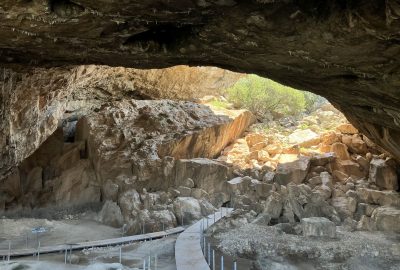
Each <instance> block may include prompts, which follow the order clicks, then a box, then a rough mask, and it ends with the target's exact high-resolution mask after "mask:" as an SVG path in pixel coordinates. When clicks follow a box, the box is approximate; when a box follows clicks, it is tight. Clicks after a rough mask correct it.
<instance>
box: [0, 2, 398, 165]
mask: <svg viewBox="0 0 400 270" xmlns="http://www.w3.org/2000/svg"><path fill="white" fill-rule="evenodd" d="M397 5H398V2H397V1H395V0H390V1H385V2H382V1H366V0H361V1H358V2H357V3H353V2H351V3H350V2H346V1H327V2H324V3H321V2H319V1H189V0H179V1H178V0H176V1H169V2H160V1H129V3H125V2H120V1H100V2H99V1H97V2H92V1H88V0H79V1H77V0H74V1H72V0H63V1H60V0H54V1H39V0H37V1H19V2H17V3H15V1H9V0H5V1H3V2H2V4H1V6H0V8H1V9H0V12H2V13H3V14H4V16H2V17H1V18H0V22H1V25H2V27H1V29H0V37H2V39H1V41H0V51H1V54H0V63H2V64H3V65H4V66H12V67H14V68H17V69H19V68H21V67H24V68H29V67H32V66H44V67H49V66H63V65H79V64H83V63H93V64H107V65H111V66H127V67H138V68H154V67H157V68H160V67H166V66H173V65H177V64H189V65H213V66H219V67H223V68H227V69H231V70H236V71H240V72H246V73H257V74H259V75H261V76H265V77H268V78H271V79H274V80H277V81H279V82H282V83H284V84H287V85H290V86H294V87H296V88H299V89H306V90H309V91H312V92H315V93H317V94H319V95H322V96H324V97H326V98H328V99H329V100H330V101H331V102H332V103H333V104H334V105H335V106H337V107H338V108H339V109H340V110H341V111H342V112H343V113H344V114H345V115H346V116H347V117H348V119H349V120H350V121H351V122H352V123H353V124H354V125H355V126H356V127H357V128H359V129H360V131H362V132H363V133H365V134H366V135H367V136H369V137H370V138H371V139H374V140H375V142H377V143H378V144H380V145H381V146H383V147H384V148H385V149H386V150H388V151H390V152H391V153H392V154H393V155H394V156H395V157H397V159H399V158H400V150H399V147H398V145H399V143H400V141H399V139H398V138H399V137H400V136H398V135H400V126H399V120H398V119H399V115H400V111H399V109H398V108H399V107H398V103H399V97H400V94H399V92H398V89H399V88H398V85H399V80H398V78H399V72H400V71H399V69H398V65H399V62H398V57H397V56H398V55H399V53H400V46H398V33H399V29H400V23H399V20H398V17H399V13H400V12H399V10H398V8H396V7H397Z"/></svg>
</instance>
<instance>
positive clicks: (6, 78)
mask: <svg viewBox="0 0 400 270" xmlns="http://www.w3.org/2000/svg"><path fill="white" fill-rule="evenodd" d="M240 76H242V75H240V74H237V73H233V72H229V71H224V70H221V69H218V68H211V69H205V68H190V67H184V66H179V67H174V68H171V69H166V70H137V69H127V68H111V67H107V66H77V67H64V68H51V69H41V68H36V69H32V70H24V71H19V72H14V71H12V70H11V69H3V70H2V71H1V72H0V89H1V90H2V91H1V96H0V98H1V101H2V102H1V104H0V117H1V118H0V119H1V121H0V155H1V159H0V179H1V178H3V177H2V176H5V175H8V174H9V173H11V170H12V168H13V167H15V166H16V165H18V164H19V163H20V162H21V161H23V160H24V159H25V158H26V157H28V156H29V155H31V154H32V153H33V152H34V151H35V150H36V149H37V148H38V147H39V146H40V145H41V144H42V143H43V142H44V141H45V140H46V139H47V138H48V137H49V136H50V135H51V134H53V132H55V130H56V129H57V128H58V127H60V126H64V129H65V134H66V136H67V137H68V136H69V135H68V133H71V132H73V130H74V128H75V125H76V122H77V120H78V119H79V118H80V117H82V116H84V115H86V114H88V113H90V112H92V111H94V110H99V109H100V107H101V106H102V105H104V104H105V103H109V102H112V101H115V100H121V99H131V98H136V99H153V98H172V99H190V100H192V99H195V98H199V97H202V96H203V95H207V94H215V93H218V91H219V90H221V89H223V88H224V87H228V86H230V85H231V84H233V83H234V82H236V80H237V79H239V78H240Z"/></svg>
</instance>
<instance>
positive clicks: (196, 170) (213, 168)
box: [175, 158, 232, 194]
mask: <svg viewBox="0 0 400 270" xmlns="http://www.w3.org/2000/svg"><path fill="white" fill-rule="evenodd" d="M231 175H232V173H231V171H230V169H229V167H227V166H226V165H224V164H222V163H220V162H217V161H215V160H210V159H206V158H194V159H180V160H178V161H177V162H176V165H175V185H176V186H180V185H181V183H183V182H186V181H187V179H188V178H190V179H191V180H193V182H194V187H196V188H201V189H203V190H205V191H206V192H207V193H209V194H211V193H215V192H225V191H226V181H227V180H228V179H229V178H230V177H231Z"/></svg>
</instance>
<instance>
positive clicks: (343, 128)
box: [336, 124, 358, 134]
mask: <svg viewBox="0 0 400 270" xmlns="http://www.w3.org/2000/svg"><path fill="white" fill-rule="evenodd" d="M336 130H337V131H339V132H340V133H344V134H357V133H358V130H357V129H356V128H355V127H354V126H353V125H352V124H341V125H339V126H337V127H336Z"/></svg>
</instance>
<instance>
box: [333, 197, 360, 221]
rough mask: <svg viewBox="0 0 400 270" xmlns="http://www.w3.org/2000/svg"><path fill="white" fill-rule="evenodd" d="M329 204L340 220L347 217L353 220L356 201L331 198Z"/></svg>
mask: <svg viewBox="0 0 400 270" xmlns="http://www.w3.org/2000/svg"><path fill="white" fill-rule="evenodd" d="M331 204H332V206H333V207H335V209H336V211H337V212H338V214H339V216H340V218H341V219H342V220H345V219H346V218H347V217H351V218H353V215H354V213H355V211H356V209H357V201H356V200H355V199H354V198H351V197H335V198H332V200H331Z"/></svg>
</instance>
